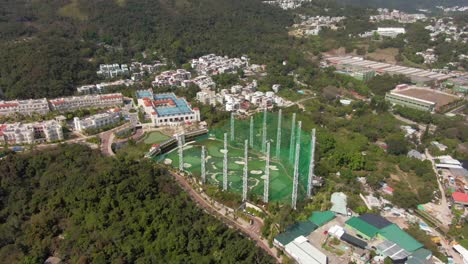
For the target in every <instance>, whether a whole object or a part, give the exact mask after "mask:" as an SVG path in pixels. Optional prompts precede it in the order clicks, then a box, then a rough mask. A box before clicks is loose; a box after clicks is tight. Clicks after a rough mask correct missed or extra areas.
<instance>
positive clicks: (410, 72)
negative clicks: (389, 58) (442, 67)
mask: <svg viewBox="0 0 468 264" xmlns="http://www.w3.org/2000/svg"><path fill="white" fill-rule="evenodd" d="M325 60H326V61H327V62H328V64H329V65H330V66H334V67H335V68H336V69H337V70H340V71H341V70H346V71H358V70H360V69H361V68H365V69H369V70H374V71H375V73H377V74H384V73H388V74H390V75H405V76H407V77H408V78H410V79H411V81H412V82H413V83H429V82H435V83H440V82H443V81H445V80H447V79H449V78H451V76H450V75H447V74H443V73H437V72H432V71H427V70H422V69H418V68H411V67H404V66H398V65H394V64H389V63H383V62H376V61H370V60H364V59H363V58H360V57H352V56H329V57H326V58H325Z"/></svg>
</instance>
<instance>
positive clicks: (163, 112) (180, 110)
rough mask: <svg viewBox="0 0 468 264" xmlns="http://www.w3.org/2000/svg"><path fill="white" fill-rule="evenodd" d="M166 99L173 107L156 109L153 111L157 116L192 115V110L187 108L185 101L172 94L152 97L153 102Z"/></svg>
mask: <svg viewBox="0 0 468 264" xmlns="http://www.w3.org/2000/svg"><path fill="white" fill-rule="evenodd" d="M167 99H172V100H173V101H174V103H175V106H163V107H156V108H155V111H156V112H157V113H158V116H173V115H183V114H190V113H192V109H191V108H190V107H189V106H188V104H187V101H185V99H184V98H177V97H176V96H175V94H173V93H170V94H155V95H154V100H167Z"/></svg>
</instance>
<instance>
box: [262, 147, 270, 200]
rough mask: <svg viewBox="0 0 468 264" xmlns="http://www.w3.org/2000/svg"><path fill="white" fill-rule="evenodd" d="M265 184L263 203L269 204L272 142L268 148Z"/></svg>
mask: <svg viewBox="0 0 468 264" xmlns="http://www.w3.org/2000/svg"><path fill="white" fill-rule="evenodd" d="M266 149H267V150H266V163H265V182H264V183H263V202H265V203H268V196H269V191H270V142H268V143H267V146H266Z"/></svg>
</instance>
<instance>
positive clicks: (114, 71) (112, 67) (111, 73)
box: [96, 63, 130, 78]
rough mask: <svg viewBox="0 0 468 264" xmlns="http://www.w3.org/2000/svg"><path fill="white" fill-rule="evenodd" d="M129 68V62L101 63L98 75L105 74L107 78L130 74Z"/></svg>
mask: <svg viewBox="0 0 468 264" xmlns="http://www.w3.org/2000/svg"><path fill="white" fill-rule="evenodd" d="M129 72H130V71H129V69H128V66H127V64H122V65H119V64H116V63H115V64H101V65H99V71H97V72H96V73H97V75H101V76H104V77H106V78H114V77H117V76H120V75H125V74H129Z"/></svg>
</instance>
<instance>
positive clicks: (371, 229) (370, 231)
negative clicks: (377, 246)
mask: <svg viewBox="0 0 468 264" xmlns="http://www.w3.org/2000/svg"><path fill="white" fill-rule="evenodd" d="M346 224H347V225H349V226H350V227H352V228H354V229H356V230H357V231H359V232H361V233H362V234H364V235H366V236H368V237H370V238H373V237H375V235H377V232H378V231H379V229H377V228H376V227H375V226H373V225H371V224H369V223H367V222H366V221H363V220H362V219H360V218H358V217H354V216H353V217H351V218H350V219H349V220H348V221H346Z"/></svg>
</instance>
